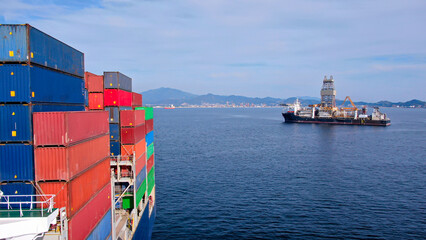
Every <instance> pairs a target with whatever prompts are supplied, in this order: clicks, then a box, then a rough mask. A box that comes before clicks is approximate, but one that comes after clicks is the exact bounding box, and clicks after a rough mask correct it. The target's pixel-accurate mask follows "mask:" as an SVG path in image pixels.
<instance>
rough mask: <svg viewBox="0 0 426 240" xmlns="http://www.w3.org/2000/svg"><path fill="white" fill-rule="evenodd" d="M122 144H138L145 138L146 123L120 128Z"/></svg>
mask: <svg viewBox="0 0 426 240" xmlns="http://www.w3.org/2000/svg"><path fill="white" fill-rule="evenodd" d="M120 136H121V137H120V141H121V144H136V143H138V142H139V141H140V140H142V139H144V138H145V125H144V124H142V125H139V126H136V127H132V128H122V129H121V130H120Z"/></svg>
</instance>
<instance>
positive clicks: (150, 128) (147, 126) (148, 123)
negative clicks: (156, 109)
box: [145, 119, 154, 133]
mask: <svg viewBox="0 0 426 240" xmlns="http://www.w3.org/2000/svg"><path fill="white" fill-rule="evenodd" d="M145 129H146V132H147V133H149V132H151V131H153V130H154V119H149V120H146V121H145Z"/></svg>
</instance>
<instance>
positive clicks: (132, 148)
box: [121, 138, 146, 159]
mask: <svg viewBox="0 0 426 240" xmlns="http://www.w3.org/2000/svg"><path fill="white" fill-rule="evenodd" d="M133 152H135V155H136V159H139V158H141V157H142V155H144V154H145V153H146V141H145V138H144V139H142V140H140V141H139V142H138V143H136V144H131V145H124V144H122V145H121V156H123V157H125V156H129V155H132V154H133Z"/></svg>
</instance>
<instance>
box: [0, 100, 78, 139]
mask: <svg viewBox="0 0 426 240" xmlns="http://www.w3.org/2000/svg"><path fill="white" fill-rule="evenodd" d="M56 111H84V106H83V105H59V104H57V105H50V104H38V105H31V104H29V105H28V104H4V105H0V143H2V142H3V143H4V142H31V141H32V139H33V134H32V113H33V112H56Z"/></svg>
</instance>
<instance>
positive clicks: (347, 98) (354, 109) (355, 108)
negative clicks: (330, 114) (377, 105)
mask: <svg viewBox="0 0 426 240" xmlns="http://www.w3.org/2000/svg"><path fill="white" fill-rule="evenodd" d="M346 100H349V102H351V105H352V107H343V106H345V103H346ZM340 109H342V110H348V111H357V110H358V108H357V107H356V106H355V104H354V102H352V99H351V97H349V96H346V98H345V100H344V101H343V103H342V105H341V108H340Z"/></svg>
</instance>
